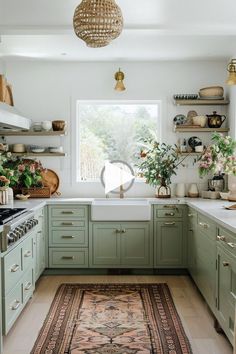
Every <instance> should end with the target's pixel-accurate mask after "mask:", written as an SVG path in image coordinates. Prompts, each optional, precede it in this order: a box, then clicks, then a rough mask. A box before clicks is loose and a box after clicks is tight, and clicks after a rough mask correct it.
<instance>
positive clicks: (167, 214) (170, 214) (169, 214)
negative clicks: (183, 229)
mask: <svg viewBox="0 0 236 354" xmlns="http://www.w3.org/2000/svg"><path fill="white" fill-rule="evenodd" d="M174 215H175V213H165V216H174Z"/></svg>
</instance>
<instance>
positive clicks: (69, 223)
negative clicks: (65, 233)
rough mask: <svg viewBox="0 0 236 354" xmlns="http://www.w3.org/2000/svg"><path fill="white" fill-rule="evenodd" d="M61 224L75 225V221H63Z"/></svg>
mask: <svg viewBox="0 0 236 354" xmlns="http://www.w3.org/2000/svg"><path fill="white" fill-rule="evenodd" d="M61 224H62V225H65V226H73V225H74V223H73V222H62V223H61Z"/></svg>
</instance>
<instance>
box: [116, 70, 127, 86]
mask: <svg viewBox="0 0 236 354" xmlns="http://www.w3.org/2000/svg"><path fill="white" fill-rule="evenodd" d="M124 78H125V74H124V73H123V72H122V71H121V70H120V69H119V71H117V72H116V73H115V80H116V86H115V90H116V91H124V90H125V85H124V83H123V80H124Z"/></svg>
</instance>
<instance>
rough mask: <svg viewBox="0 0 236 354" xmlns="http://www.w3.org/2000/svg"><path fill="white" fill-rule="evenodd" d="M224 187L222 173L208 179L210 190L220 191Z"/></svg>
mask: <svg viewBox="0 0 236 354" xmlns="http://www.w3.org/2000/svg"><path fill="white" fill-rule="evenodd" d="M224 187H225V180H224V177H223V176H222V175H219V176H214V177H213V178H212V179H208V188H209V190H211V191H216V192H222V191H223V190H224Z"/></svg>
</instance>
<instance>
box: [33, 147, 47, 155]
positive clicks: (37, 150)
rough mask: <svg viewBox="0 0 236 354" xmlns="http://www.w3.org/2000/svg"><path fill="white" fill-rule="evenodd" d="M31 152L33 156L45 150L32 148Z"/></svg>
mask: <svg viewBox="0 0 236 354" xmlns="http://www.w3.org/2000/svg"><path fill="white" fill-rule="evenodd" d="M31 151H32V152H33V153H35V154H39V153H41V152H44V151H45V148H32V149H31Z"/></svg>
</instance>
